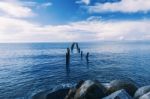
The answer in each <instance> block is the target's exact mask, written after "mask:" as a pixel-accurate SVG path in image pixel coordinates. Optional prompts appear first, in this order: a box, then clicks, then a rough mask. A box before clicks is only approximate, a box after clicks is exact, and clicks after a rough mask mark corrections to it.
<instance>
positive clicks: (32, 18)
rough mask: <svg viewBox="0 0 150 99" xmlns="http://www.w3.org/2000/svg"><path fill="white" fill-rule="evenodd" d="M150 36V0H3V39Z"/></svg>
mask: <svg viewBox="0 0 150 99" xmlns="http://www.w3.org/2000/svg"><path fill="white" fill-rule="evenodd" d="M101 40H102V41H112V40H114V41H126V40H150V0H0V42H74V41H78V42H80V41H81V42H84V41H85V42H86V41H101Z"/></svg>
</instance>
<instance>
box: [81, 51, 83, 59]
mask: <svg viewBox="0 0 150 99" xmlns="http://www.w3.org/2000/svg"><path fill="white" fill-rule="evenodd" d="M82 58H83V51H81V59H82Z"/></svg>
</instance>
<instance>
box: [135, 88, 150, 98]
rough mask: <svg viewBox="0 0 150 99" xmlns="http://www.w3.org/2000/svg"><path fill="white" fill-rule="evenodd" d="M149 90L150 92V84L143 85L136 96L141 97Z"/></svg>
mask: <svg viewBox="0 0 150 99" xmlns="http://www.w3.org/2000/svg"><path fill="white" fill-rule="evenodd" d="M148 92H150V85H148V86H144V87H141V88H139V89H138V90H137V91H136V92H135V94H134V98H135V99H139V97H141V96H143V95H144V94H146V93H148Z"/></svg>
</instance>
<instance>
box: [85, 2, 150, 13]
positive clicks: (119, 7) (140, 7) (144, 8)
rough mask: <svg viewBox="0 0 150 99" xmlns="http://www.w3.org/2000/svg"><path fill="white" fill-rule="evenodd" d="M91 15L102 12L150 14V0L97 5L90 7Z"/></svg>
mask: <svg viewBox="0 0 150 99" xmlns="http://www.w3.org/2000/svg"><path fill="white" fill-rule="evenodd" d="M87 9H88V11H89V12H90V13H102V12H124V13H136V12H145V13H146V12H148V11H150V0H121V1H120V2H113V3H110V2H107V3H103V4H102V3H96V4H95V5H94V6H88V7H87Z"/></svg>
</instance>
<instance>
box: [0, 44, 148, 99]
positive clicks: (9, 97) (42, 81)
mask: <svg viewBox="0 0 150 99" xmlns="http://www.w3.org/2000/svg"><path fill="white" fill-rule="evenodd" d="M70 45H71V43H30V44H0V70H1V71H0V93H1V94H0V99H17V98H18V99H21V98H25V99H30V98H31V96H32V95H34V94H35V93H37V92H40V91H43V90H51V89H53V88H54V87H56V86H57V85H68V84H74V83H76V82H77V81H78V80H81V79H98V80H100V81H101V82H103V83H105V82H109V81H111V80H113V79H132V80H134V81H136V82H137V83H138V84H139V85H141V86H142V85H148V84H150V61H149V60H150V52H149V50H150V43H149V42H145V43H144V42H123V43H120V42H99V43H79V46H80V49H81V50H82V51H83V58H81V54H78V53H74V54H71V61H70V65H68V66H66V62H65V61H66V60H65V53H66V48H67V47H69V46H70ZM87 52H89V53H90V54H89V60H88V61H87V60H86V53H87Z"/></svg>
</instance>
